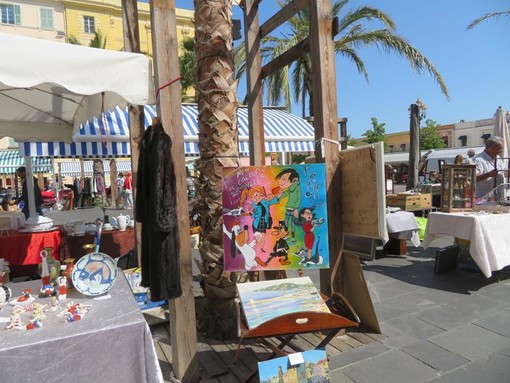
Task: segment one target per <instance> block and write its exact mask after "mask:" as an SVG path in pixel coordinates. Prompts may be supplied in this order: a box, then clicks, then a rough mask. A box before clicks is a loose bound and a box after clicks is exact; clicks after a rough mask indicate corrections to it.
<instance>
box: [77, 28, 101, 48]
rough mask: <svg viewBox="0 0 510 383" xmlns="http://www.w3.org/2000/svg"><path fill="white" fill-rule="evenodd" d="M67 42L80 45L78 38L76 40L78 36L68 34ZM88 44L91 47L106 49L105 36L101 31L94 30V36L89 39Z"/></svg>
mask: <svg viewBox="0 0 510 383" xmlns="http://www.w3.org/2000/svg"><path fill="white" fill-rule="evenodd" d="M67 42H68V43H69V44H73V45H82V44H81V42H80V40H78V38H77V37H76V36H73V35H70V36H69V37H68V38H67ZM88 46H89V47H91V48H99V49H106V36H103V35H102V34H101V31H96V32H94V37H92V39H90V42H89V45H88Z"/></svg>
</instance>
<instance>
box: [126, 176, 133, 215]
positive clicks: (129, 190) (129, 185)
mask: <svg viewBox="0 0 510 383" xmlns="http://www.w3.org/2000/svg"><path fill="white" fill-rule="evenodd" d="M132 208H133V178H131V173H130V172H128V173H127V174H126V177H124V209H132Z"/></svg>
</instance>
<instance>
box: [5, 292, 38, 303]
mask: <svg viewBox="0 0 510 383" xmlns="http://www.w3.org/2000/svg"><path fill="white" fill-rule="evenodd" d="M31 293H32V290H30V289H25V290H24V291H23V292H22V293H21V295H20V296H19V297H17V298H15V299H13V300H12V301H10V302H9V304H10V305H11V306H27V305H30V304H31V303H32V302H33V301H34V300H35V298H34V297H33V296H32V294H31Z"/></svg>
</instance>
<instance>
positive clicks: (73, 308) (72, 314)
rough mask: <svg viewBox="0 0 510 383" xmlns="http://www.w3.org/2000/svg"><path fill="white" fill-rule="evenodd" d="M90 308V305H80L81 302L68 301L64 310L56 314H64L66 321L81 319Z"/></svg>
mask: <svg viewBox="0 0 510 383" xmlns="http://www.w3.org/2000/svg"><path fill="white" fill-rule="evenodd" d="M91 309H92V306H91V305H82V304H81V303H76V304H75V303H74V302H73V301H71V302H69V303H68V304H67V306H66V310H64V311H62V312H61V313H60V314H58V316H65V321H66V322H75V321H78V320H80V319H82V318H83V317H84V316H85V314H86V313H88V312H89V311H90V310H91Z"/></svg>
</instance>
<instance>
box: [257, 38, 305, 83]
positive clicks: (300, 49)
mask: <svg viewBox="0 0 510 383" xmlns="http://www.w3.org/2000/svg"><path fill="white" fill-rule="evenodd" d="M308 52H310V37H307V38H305V39H304V40H302V41H300V42H299V43H297V44H296V45H294V46H293V47H292V48H290V49H289V50H288V51H285V52H283V53H282V54H281V55H280V56H278V57H277V58H275V59H274V60H273V61H271V62H269V63H268V64H266V65H264V66H263V67H262V78H263V79H264V78H266V77H267V76H270V75H271V74H272V73H274V72H276V71H277V70H278V69H281V68H283V67H285V66H287V65H290V64H291V63H292V62H293V61H294V60H297V59H298V58H300V57H302V56H303V55H305V54H307V53H308Z"/></svg>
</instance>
